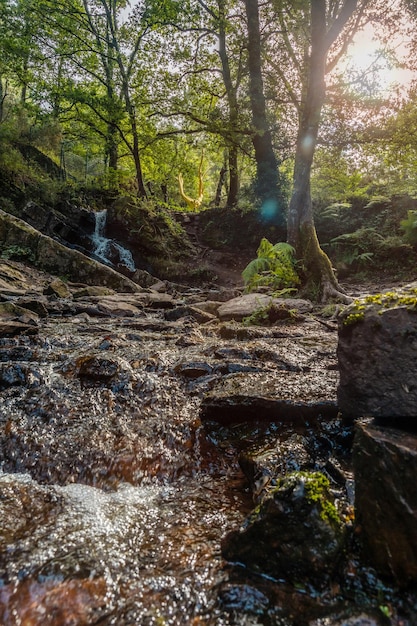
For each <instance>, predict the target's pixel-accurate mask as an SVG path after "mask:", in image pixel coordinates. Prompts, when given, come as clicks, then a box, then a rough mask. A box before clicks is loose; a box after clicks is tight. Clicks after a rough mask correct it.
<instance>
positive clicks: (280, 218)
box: [0, 0, 417, 296]
mask: <svg viewBox="0 0 417 626" xmlns="http://www.w3.org/2000/svg"><path fill="white" fill-rule="evenodd" d="M387 5H389V6H387ZM416 17H417V8H416V6H415V4H414V3H413V2H411V1H409V2H406V1H405V0H404V1H403V2H400V1H398V2H395V3H386V2H383V1H382V0H297V1H296V2H294V1H291V2H290V1H289V0H266V1H265V2H259V1H257V0H207V1H205V0H187V1H186V2H182V1H181V2H179V1H178V0H163V1H162V0H132V1H131V2H128V1H127V0H65V2H64V1H63V0H1V2H0V48H1V50H0V140H1V145H2V148H0V166H1V168H2V170H3V171H7V170H9V171H11V172H12V171H13V172H14V176H16V175H17V174H18V172H19V167H20V166H19V159H20V158H21V157H20V155H21V153H22V150H23V151H24V149H25V147H26V148H27V147H28V146H31V148H34V149H36V150H38V151H40V152H41V153H42V154H43V155H45V156H46V157H47V158H48V159H50V160H51V161H52V162H54V163H55V164H56V166H57V168H58V171H59V172H60V175H61V177H62V178H65V179H66V181H67V183H68V182H69V183H70V184H72V185H83V186H87V187H88V186H90V187H100V188H102V189H108V190H110V191H112V192H115V193H124V194H132V195H135V196H137V197H138V198H139V199H141V200H143V201H152V202H156V203H159V204H160V205H162V206H166V207H170V208H175V209H176V210H178V209H181V210H183V209H187V208H188V209H190V208H191V209H192V210H196V209H198V210H203V209H205V208H207V207H210V206H211V207H212V206H218V207H227V208H230V209H231V210H232V209H233V208H236V207H238V208H239V209H240V210H241V211H250V210H257V211H259V213H260V215H261V216H262V218H263V219H265V220H269V221H272V222H274V223H277V224H281V225H282V224H284V223H286V224H287V226H288V242H289V243H290V244H291V246H293V248H294V250H295V251H296V255H297V258H298V259H299V260H301V261H302V263H303V266H304V273H305V277H306V280H309V279H311V280H315V281H318V282H321V284H322V286H323V289H322V291H323V295H324V296H326V295H334V294H336V293H338V292H339V289H338V285H337V281H336V280H335V279H334V278H332V277H331V268H329V267H328V266H327V265H326V264H325V265H326V267H325V266H324V265H323V256H322V254H321V250H320V248H319V246H318V242H316V241H315V240H316V239H317V238H316V237H315V232H314V217H313V214H314V210H315V206H316V205H318V206H321V207H328V206H331V205H332V204H335V203H349V202H352V201H353V202H354V201H355V199H357V198H368V200H369V198H371V197H375V196H380V197H381V196H384V197H385V196H392V195H393V194H397V195H398V194H410V195H411V196H413V195H415V189H416V184H417V181H416V175H417V174H416V172H417V169H416V167H415V162H416V158H417V152H416V150H417V141H416V139H415V137H416V132H415V128H416V126H417V118H416V113H415V111H416V97H417V96H416V94H417V92H416V87H415V85H414V83H413V71H414V69H415V58H416V54H415V45H416V42H415V35H414V32H413V31H414V28H413V27H414V20H415V18H416ZM6 146H8V147H7V148H6ZM179 181H180V182H181V184H179Z"/></svg>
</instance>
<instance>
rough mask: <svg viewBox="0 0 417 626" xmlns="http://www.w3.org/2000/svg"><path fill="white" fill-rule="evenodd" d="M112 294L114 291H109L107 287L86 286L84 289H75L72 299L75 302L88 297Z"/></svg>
mask: <svg viewBox="0 0 417 626" xmlns="http://www.w3.org/2000/svg"><path fill="white" fill-rule="evenodd" d="M114 294H115V291H114V289H109V288H108V287H102V286H100V285H91V286H88V285H87V286H86V287H82V288H81V289H77V290H76V291H74V294H73V297H74V299H75V300H76V299H78V298H86V297H89V296H98V297H102V296H111V295H114Z"/></svg>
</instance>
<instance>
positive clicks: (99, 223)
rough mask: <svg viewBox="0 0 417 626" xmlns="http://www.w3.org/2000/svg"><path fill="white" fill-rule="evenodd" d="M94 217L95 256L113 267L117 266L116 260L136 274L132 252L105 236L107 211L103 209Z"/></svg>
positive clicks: (93, 240) (92, 239)
mask: <svg viewBox="0 0 417 626" xmlns="http://www.w3.org/2000/svg"><path fill="white" fill-rule="evenodd" d="M94 215H95V220H96V223H95V228H94V233H93V235H92V237H91V241H92V243H93V253H94V255H95V256H96V257H98V258H99V259H101V260H102V261H104V262H105V263H110V264H111V265H114V264H115V263H114V260H115V259H116V262H117V261H118V262H119V263H121V264H122V265H125V266H126V267H127V269H128V270H130V271H131V272H134V271H135V269H136V267H135V262H134V260H133V257H132V253H131V252H130V250H127V249H126V248H124V247H123V246H122V245H121V244H120V243H117V241H114V240H113V239H109V238H108V237H106V236H105V234H104V233H105V230H106V223H107V210H106V209H103V210H102V211H97V212H96V213H95V214H94Z"/></svg>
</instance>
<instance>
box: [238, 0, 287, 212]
mask: <svg viewBox="0 0 417 626" xmlns="http://www.w3.org/2000/svg"><path fill="white" fill-rule="evenodd" d="M245 6H246V19H247V26H248V67H249V91H250V101H251V108H252V123H253V129H254V132H253V135H252V143H253V147H254V149H255V159H256V195H257V196H258V198H259V199H260V201H261V203H262V205H263V208H264V210H265V211H268V213H270V214H271V216H272V215H273V214H275V218H276V220H277V221H280V222H283V219H284V217H283V216H284V202H283V197H282V194H281V193H280V189H279V175H278V163H277V159H276V157H275V153H274V150H273V147H272V136H271V131H270V128H269V124H268V120H267V114H266V102H265V95H264V84H263V77H262V59H261V36H260V27H259V7H258V0H245Z"/></svg>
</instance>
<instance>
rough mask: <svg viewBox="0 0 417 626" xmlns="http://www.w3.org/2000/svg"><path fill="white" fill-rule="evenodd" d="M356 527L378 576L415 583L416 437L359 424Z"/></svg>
mask: <svg viewBox="0 0 417 626" xmlns="http://www.w3.org/2000/svg"><path fill="white" fill-rule="evenodd" d="M353 467H354V475H355V482H356V488H355V517H356V528H357V532H358V534H359V537H360V540H361V544H362V547H363V554H364V556H365V558H367V559H368V561H369V562H370V564H371V565H372V566H373V567H374V568H375V569H376V570H377V571H378V572H379V573H380V574H381V575H383V576H388V577H390V578H391V579H393V580H394V581H395V582H396V583H397V584H399V585H402V586H407V585H409V584H415V583H416V581H417V525H416V519H417V490H416V476H417V434H416V433H408V432H402V431H400V430H397V429H393V428H387V427H384V426H381V425H377V424H375V422H373V421H370V420H368V421H365V420H363V421H360V422H358V423H357V424H356V434H355V440H354V446H353Z"/></svg>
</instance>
